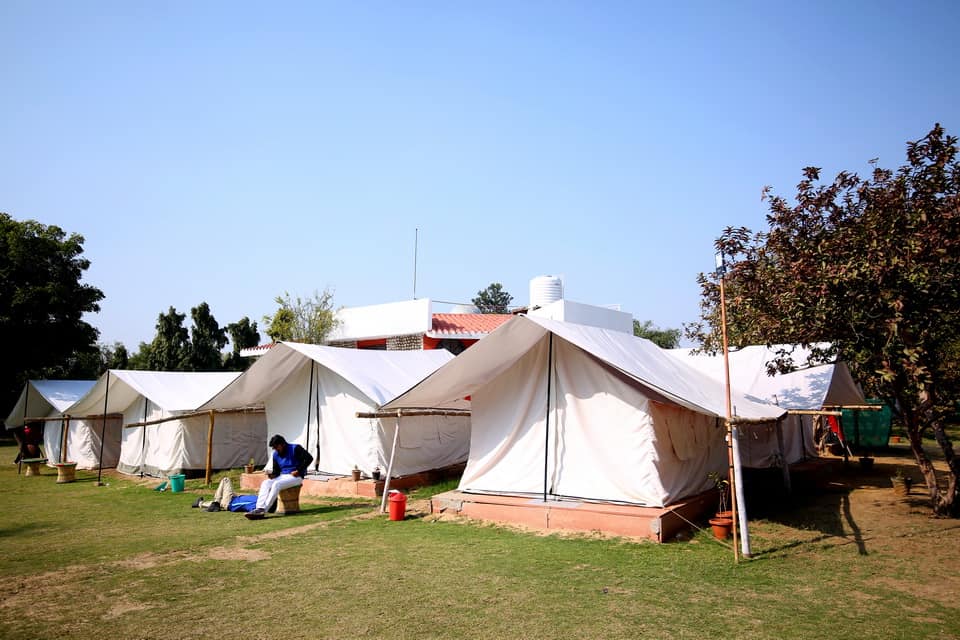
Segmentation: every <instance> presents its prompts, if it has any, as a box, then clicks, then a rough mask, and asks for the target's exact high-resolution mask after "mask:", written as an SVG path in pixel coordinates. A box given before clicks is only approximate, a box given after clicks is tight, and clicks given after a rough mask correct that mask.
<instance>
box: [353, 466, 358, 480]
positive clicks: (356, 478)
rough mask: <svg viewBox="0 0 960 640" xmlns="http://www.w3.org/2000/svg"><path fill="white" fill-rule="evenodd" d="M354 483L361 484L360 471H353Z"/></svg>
mask: <svg viewBox="0 0 960 640" xmlns="http://www.w3.org/2000/svg"><path fill="white" fill-rule="evenodd" d="M353 481H354V482H360V470H359V469H354V470H353Z"/></svg>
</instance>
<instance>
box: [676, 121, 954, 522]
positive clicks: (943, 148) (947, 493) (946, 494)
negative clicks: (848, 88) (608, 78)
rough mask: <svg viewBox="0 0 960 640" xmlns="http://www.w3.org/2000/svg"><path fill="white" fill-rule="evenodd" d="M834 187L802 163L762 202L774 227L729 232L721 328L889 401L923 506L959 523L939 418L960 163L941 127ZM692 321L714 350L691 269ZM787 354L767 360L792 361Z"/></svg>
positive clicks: (945, 413) (707, 297)
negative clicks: (796, 180) (837, 369)
mask: <svg viewBox="0 0 960 640" xmlns="http://www.w3.org/2000/svg"><path fill="white" fill-rule="evenodd" d="M871 164H872V165H873V166H874V169H873V171H872V175H871V176H870V177H869V178H861V177H859V176H857V175H856V174H854V173H849V172H846V171H844V172H841V173H839V174H838V175H837V176H836V178H835V179H834V180H833V181H832V182H829V183H824V182H821V181H820V169H818V168H816V167H807V168H806V169H805V170H804V177H803V180H802V181H801V182H800V184H799V185H798V188H797V196H796V202H795V203H794V204H791V203H789V202H788V201H787V200H786V199H784V198H782V197H779V196H770V190H769V189H766V190H765V191H764V196H765V198H769V210H770V213H769V214H768V216H767V220H768V223H769V231H766V232H762V233H757V234H753V233H752V232H751V231H750V230H748V229H745V228H736V229H734V228H728V229H726V230H725V231H724V232H723V234H722V236H721V237H720V238H719V239H718V240H717V241H716V246H717V249H718V250H720V251H722V252H723V253H724V254H725V255H726V256H727V259H728V270H727V276H726V278H725V280H724V282H725V285H726V289H727V294H728V295H727V301H728V305H727V308H728V313H727V316H728V326H729V331H728V333H729V335H730V341H731V343H732V344H734V345H740V346H743V345H746V344H750V343H757V342H766V343H767V344H775V343H781V344H800V345H804V346H815V347H816V348H814V349H813V353H812V356H811V358H810V361H809V364H817V363H820V362H826V361H830V360H832V359H834V358H839V359H841V360H844V361H846V362H847V364H848V365H849V366H850V368H851V371H852V372H853V374H854V376H855V377H856V378H857V379H858V380H859V381H860V382H861V384H862V385H863V386H864V388H865V390H866V391H867V392H868V394H869V395H874V396H876V397H881V398H890V399H893V400H894V401H895V404H894V407H895V409H894V410H895V411H896V412H897V414H898V416H899V417H900V418H901V419H902V421H903V424H904V426H905V428H906V430H907V433H908V434H909V440H910V446H911V448H912V451H913V454H914V456H915V458H916V460H917V464H918V466H919V468H920V470H921V472H922V473H923V476H924V479H925V481H926V484H927V489H928V491H929V495H930V498H931V502H932V506H933V509H934V511H935V513H936V514H939V515H951V516H954V517H956V516H958V515H960V502H958V500H957V488H958V482H957V480H958V475H960V465H958V460H957V458H956V457H955V455H954V451H953V445H952V443H951V441H950V438H949V437H948V435H947V432H946V430H945V426H946V423H947V420H948V419H949V418H950V417H952V415H953V414H954V413H955V412H956V407H957V401H958V400H960V287H957V282H958V281H960V280H958V278H960V164H958V162H957V138H956V137H953V136H948V135H946V134H945V132H944V130H943V129H942V128H941V127H940V125H939V124H938V125H936V126H934V128H933V129H932V130H931V131H930V133H929V134H927V135H926V136H925V137H924V138H922V139H920V140H918V141H915V142H909V143H908V144H907V164H905V165H903V166H901V167H900V168H899V169H898V170H897V171H895V172H894V171H891V170H888V169H881V168H879V167H877V166H876V161H871ZM699 281H700V285H701V293H702V299H701V322H700V323H699V324H697V325H693V326H691V327H688V335H689V336H690V337H691V338H694V339H698V340H699V341H700V342H701V344H702V345H704V347H705V348H706V349H708V350H714V349H716V347H717V345H718V342H717V340H718V338H717V336H718V333H717V331H718V325H719V323H718V321H717V314H718V286H717V285H718V282H717V279H716V276H715V275H712V276H704V275H703V274H700V278H699ZM797 364H806V363H794V362H793V359H792V357H791V354H790V351H789V349H782V350H781V351H780V353H779V354H778V358H777V359H776V360H775V361H774V362H773V363H770V365H768V367H769V368H770V369H771V370H780V371H786V370H789V369H790V368H792V367H794V366H796V365H797ZM928 435H932V436H933V437H934V438H935V439H936V442H937V443H938V445H939V446H940V448H941V450H942V451H943V455H944V458H945V460H946V462H947V465H948V467H949V471H948V474H947V483H946V489H945V490H943V489H942V488H941V487H940V486H939V485H938V482H937V474H936V472H935V471H934V468H933V465H932V464H931V462H930V459H929V457H928V456H927V454H926V452H925V451H924V449H923V446H922V438H923V437H924V436H928Z"/></svg>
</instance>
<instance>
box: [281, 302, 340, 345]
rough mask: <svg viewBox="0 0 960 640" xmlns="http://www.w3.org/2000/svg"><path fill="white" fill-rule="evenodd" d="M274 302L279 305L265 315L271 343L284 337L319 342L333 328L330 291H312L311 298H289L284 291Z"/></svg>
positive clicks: (324, 338)
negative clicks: (273, 311) (270, 313)
mask: <svg viewBox="0 0 960 640" xmlns="http://www.w3.org/2000/svg"><path fill="white" fill-rule="evenodd" d="M274 302H276V303H277V305H279V308H278V309H277V311H276V312H275V313H274V314H273V315H272V316H264V318H263V321H264V323H266V324H267V335H268V336H270V339H271V340H273V341H274V342H279V341H281V340H287V341H291V342H306V343H309V344H322V343H323V342H324V341H325V340H326V339H327V336H329V335H330V333H331V332H332V331H333V330H334V329H335V328H336V325H337V319H336V317H335V315H334V313H335V312H334V309H333V293H331V292H330V290H329V289H324V290H323V292H322V293H320V292H316V291H314V293H313V297H312V298H306V299H302V298H300V297H299V296H298V297H297V298H291V297H290V294H289V293H287V292H284V293H283V295H282V296H277V297H276V298H275V299H274Z"/></svg>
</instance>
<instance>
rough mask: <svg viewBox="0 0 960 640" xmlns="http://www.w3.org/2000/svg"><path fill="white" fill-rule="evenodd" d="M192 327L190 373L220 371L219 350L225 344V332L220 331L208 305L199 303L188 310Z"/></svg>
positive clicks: (221, 361)
mask: <svg viewBox="0 0 960 640" xmlns="http://www.w3.org/2000/svg"><path fill="white" fill-rule="evenodd" d="M190 318H191V319H192V320H193V327H192V328H191V329H190V360H189V368H190V370H191V371H222V370H223V355H222V354H221V353H220V352H221V350H222V349H223V348H224V347H225V346H226V344H227V331H226V329H221V328H220V325H219V324H217V319H216V318H214V317H213V314H211V313H210V305H208V304H207V303H206V302H201V303H200V304H199V305H198V306H196V307H194V308H193V309H191V310H190Z"/></svg>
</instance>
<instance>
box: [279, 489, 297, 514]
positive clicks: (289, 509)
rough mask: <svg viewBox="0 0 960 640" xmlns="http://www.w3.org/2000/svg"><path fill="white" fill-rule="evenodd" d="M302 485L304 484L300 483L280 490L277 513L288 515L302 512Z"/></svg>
mask: <svg viewBox="0 0 960 640" xmlns="http://www.w3.org/2000/svg"><path fill="white" fill-rule="evenodd" d="M302 486H303V485H299V484H298V485H297V486H295V487H290V488H289V489H284V490H283V491H281V492H280V499H279V500H278V502H279V504H278V505H277V513H280V514H283V515H286V514H288V513H299V512H300V488H301V487H302Z"/></svg>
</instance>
